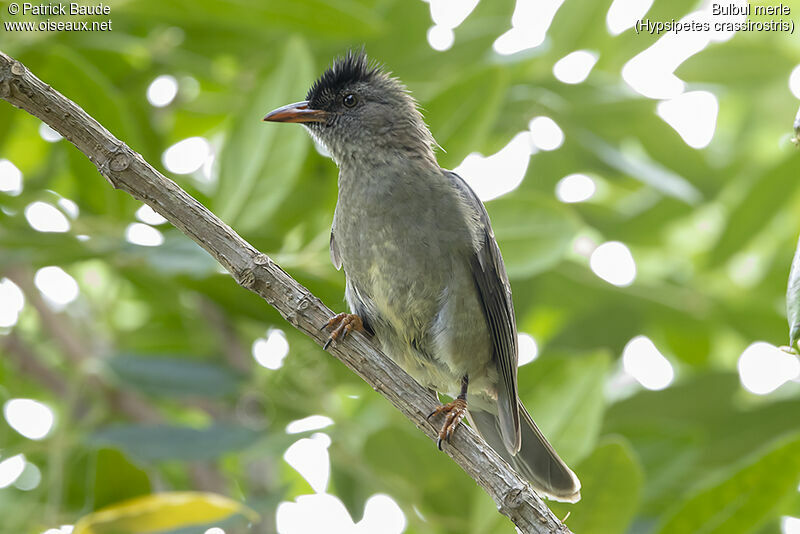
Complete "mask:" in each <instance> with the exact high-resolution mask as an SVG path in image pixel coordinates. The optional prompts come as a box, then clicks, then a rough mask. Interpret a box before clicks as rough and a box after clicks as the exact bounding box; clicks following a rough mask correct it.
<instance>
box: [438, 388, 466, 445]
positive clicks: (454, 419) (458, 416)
mask: <svg viewBox="0 0 800 534" xmlns="http://www.w3.org/2000/svg"><path fill="white" fill-rule="evenodd" d="M467 386H469V376H467V375H464V378H462V379H461V393H459V395H458V397H456V399H455V400H454V401H453V402H448V403H447V404H442V405H441V406H439V407H437V408H436V409H435V410H433V411H432V412H431V413H430V414H429V415H428V419H430V418H431V417H433V416H434V415H439V414H442V413H443V414H446V416H445V419H444V424H443V425H442V429H441V430H440V431H439V439H437V440H436V446H437V447H439V450H442V441H447V442H448V443H449V442H450V438H451V437H453V432H455V430H456V427H457V426H458V423H460V422H461V420H462V419H463V418H464V416H465V415H466V414H467Z"/></svg>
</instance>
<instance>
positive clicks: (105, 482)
mask: <svg viewBox="0 0 800 534" xmlns="http://www.w3.org/2000/svg"><path fill="white" fill-rule="evenodd" d="M96 462H97V463H96V464H95V468H94V508H95V509H97V508H102V507H104V506H107V505H109V504H111V503H114V502H119V501H123V500H125V499H131V498H133V497H138V496H140V495H147V494H148V493H150V490H151V487H150V479H149V477H148V476H147V473H145V472H144V471H143V470H141V469H139V468H138V467H136V466H135V465H133V464H132V463H130V462H129V461H128V459H127V458H125V456H124V455H123V454H122V453H121V452H119V451H117V450H114V449H100V450H99V451H97V460H96Z"/></svg>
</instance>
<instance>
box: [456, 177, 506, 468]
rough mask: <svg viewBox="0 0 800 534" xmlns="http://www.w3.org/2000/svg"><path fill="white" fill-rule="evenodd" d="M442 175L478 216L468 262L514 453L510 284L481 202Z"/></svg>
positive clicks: (499, 403) (460, 182)
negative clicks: (481, 312) (475, 240)
mask: <svg viewBox="0 0 800 534" xmlns="http://www.w3.org/2000/svg"><path fill="white" fill-rule="evenodd" d="M444 173H445V174H446V175H447V176H448V177H450V179H451V180H452V182H453V184H454V185H455V187H456V188H457V189H458V191H459V192H460V193H461V196H462V197H463V198H464V201H465V202H466V204H467V206H468V208H469V209H471V210H472V211H474V212H476V213H477V214H478V220H479V229H478V231H479V233H480V234H479V236H478V245H477V249H476V250H475V251H474V254H473V256H472V257H471V258H470V263H471V268H472V276H473V278H474V280H475V286H476V287H477V289H478V294H479V295H480V298H481V303H482V304H483V313H484V315H485V316H486V322H487V324H488V326H489V332H490V334H491V337H492V356H493V359H494V361H495V364H496V365H497V371H498V374H499V375H500V384H499V385H498V391H497V393H498V399H497V406H498V412H499V413H498V416H499V419H500V428H501V431H502V435H503V442H504V444H505V446H506V448H508V450H509V452H511V453H512V454H514V453H516V452H517V451H518V450H519V447H520V426H519V409H518V407H517V358H518V355H517V324H516V319H515V318H514V302H513V301H512V299H511V284H510V283H509V282H508V275H507V274H506V268H505V265H503V257H502V256H501V254H500V247H498V246H497V241H495V238H494V232H493V231H492V225H491V222H490V221H489V215H488V214H487V213H486V208H485V207H484V206H483V203H482V202H481V201H480V199H478V196H477V195H476V194H475V192H474V191H473V190H472V188H470V187H469V185H467V183H466V182H465V181H464V180H463V179H462V178H461V177H460V176H459V175H457V174H456V173H454V172H451V171H444Z"/></svg>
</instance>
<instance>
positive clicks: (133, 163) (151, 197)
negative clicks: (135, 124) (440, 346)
mask: <svg viewBox="0 0 800 534" xmlns="http://www.w3.org/2000/svg"><path fill="white" fill-rule="evenodd" d="M0 98H2V99H4V100H6V101H8V102H10V103H11V104H13V105H14V106H16V107H18V108H21V109H23V110H25V111H27V112H28V113H30V114H31V115H34V116H36V117H38V118H40V119H41V120H42V121H44V122H45V123H47V124H48V125H49V126H50V127H51V128H53V129H54V130H56V131H57V132H58V133H60V134H61V135H62V136H64V138H66V139H67V140H68V141H70V142H71V143H72V144H73V145H75V146H76V147H77V148H78V150H80V151H81V152H83V153H84V154H85V155H86V156H87V157H88V158H89V160H90V161H92V162H93V163H94V164H95V165H96V166H97V169H98V170H99V171H100V174H102V175H103V176H104V177H105V178H106V180H108V182H109V184H111V186H112V187H114V188H116V189H122V190H123V191H126V192H128V193H130V194H131V195H132V196H133V197H134V198H136V199H138V200H141V201H143V202H145V203H146V204H148V205H149V206H150V207H152V208H153V209H154V210H155V211H157V212H158V213H160V214H161V215H163V216H164V217H166V218H167V220H169V221H170V222H171V223H172V224H173V225H175V226H176V227H178V228H179V229H180V230H181V231H182V232H184V233H185V234H186V235H188V236H189V237H191V238H192V239H193V240H194V241H196V242H197V243H198V244H199V245H200V246H202V247H203V248H204V249H205V250H206V251H208V253H209V254H211V255H212V256H213V257H214V258H215V259H216V260H217V261H218V262H219V263H220V264H222V266H223V267H225V269H227V270H228V271H229V272H230V273H231V275H232V276H233V278H234V279H235V280H236V282H238V283H239V284H240V285H241V286H243V287H245V288H247V289H249V290H250V291H252V292H254V293H256V294H257V295H259V296H261V297H262V298H263V299H264V300H266V301H267V302H268V303H269V304H270V305H272V306H273V307H274V308H275V309H276V310H278V312H280V314H281V315H282V316H283V317H284V318H285V319H286V320H287V321H288V322H289V323H291V324H292V326H294V327H295V328H297V329H298V330H300V331H301V332H303V333H304V334H306V335H307V336H308V337H310V338H312V339H313V340H315V341H316V342H317V343H318V344H320V345H321V344H323V343H324V342H325V341H326V339H327V334H326V333H325V332H321V331H320V330H319V325H321V324H323V323H324V322H325V321H326V320H327V319H328V318H329V317H330V316H331V315H332V312H331V310H329V309H328V308H327V307H326V306H325V305H323V304H322V302H321V301H320V300H319V299H318V298H317V297H315V296H314V295H312V294H311V293H310V292H309V291H308V290H307V289H306V288H304V287H303V286H301V285H300V284H299V283H297V282H296V281H295V280H293V279H292V278H291V277H290V276H289V275H288V274H286V272H284V271H283V269H281V268H280V266H278V265H277V264H275V263H274V262H273V261H272V260H271V259H270V258H269V257H267V256H266V255H264V254H262V253H260V252H259V251H258V250H256V249H255V248H254V247H253V246H252V245H250V244H249V243H247V242H246V241H245V240H243V239H242V238H241V237H240V236H239V235H238V234H236V232H234V231H233V230H231V228H230V227H228V226H227V225H226V224H225V223H224V222H222V221H221V220H220V219H219V218H217V217H216V216H215V215H214V214H213V213H211V212H210V211H208V210H207V209H206V208H205V207H204V206H203V205H202V204H200V203H199V202H198V201H197V200H195V199H194V198H193V197H191V196H190V195H189V194H188V193H186V192H185V191H184V190H183V189H181V188H180V187H178V185H176V184H175V183H174V182H173V181H172V180H169V179H168V178H166V177H164V176H163V175H162V174H161V173H159V172H158V171H157V170H155V169H154V168H153V167H152V166H151V165H149V164H148V163H147V162H146V161H144V159H143V158H142V156H141V155H139V154H138V153H136V152H134V151H133V150H131V149H130V148H129V147H128V146H127V145H126V144H125V143H123V142H122V141H120V140H118V139H117V138H116V137H114V136H113V135H112V134H111V133H110V132H109V131H108V130H106V129H105V128H104V127H103V126H102V125H101V124H100V123H98V122H97V121H96V120H94V119H93V118H92V117H90V116H89V115H88V114H87V113H86V112H85V111H83V109H81V108H80V107H79V106H78V105H76V104H75V103H74V102H72V101H70V100H69V99H67V98H66V97H64V96H63V95H61V94H60V93H59V92H58V91H56V90H54V89H52V88H51V87H50V86H49V85H47V84H45V83H43V82H42V81H41V80H39V79H38V78H36V76H34V75H33V74H32V73H31V72H30V71H28V70H27V68H25V66H24V65H23V64H22V63H20V62H19V61H16V60H15V59H13V58H11V57H9V56H7V55H6V54H4V53H3V52H0ZM331 353H332V354H333V356H335V357H336V358H338V359H339V360H341V361H342V362H343V363H344V364H345V365H346V366H347V367H349V368H350V369H351V370H352V371H354V372H355V373H356V374H357V375H359V376H360V377H361V378H363V379H364V380H365V381H366V382H367V383H368V384H369V385H370V386H372V388H373V389H375V391H377V392H379V393H380V394H382V395H383V396H384V397H386V398H387V399H388V400H389V402H391V403H392V404H393V405H394V406H395V407H396V408H397V409H399V410H400V411H401V412H402V413H403V414H404V415H405V416H406V417H408V418H409V419H410V420H411V421H412V422H413V423H414V424H415V425H416V426H417V428H419V429H420V430H422V431H423V432H424V433H425V434H426V435H427V436H428V437H429V438H431V439H435V438H436V434H437V430H438V429H435V428H434V427H432V426H431V424H430V423H428V422H427V421H426V419H425V417H426V416H427V415H428V413H430V412H431V410H433V408H434V407H435V406H436V400H435V399H434V398H433V397H431V395H430V393H429V392H428V391H427V390H426V389H425V388H423V387H422V386H420V385H419V384H418V383H417V382H415V381H414V380H413V379H412V378H411V377H410V376H408V375H407V374H406V373H405V372H403V371H402V370H401V369H400V368H399V367H398V366H397V365H396V364H395V363H394V362H392V361H391V360H390V359H389V358H388V357H386V356H385V355H384V354H382V353H381V352H380V350H379V349H378V347H377V345H376V343H374V342H373V341H372V340H370V339H367V338H366V337H364V336H362V335H360V334H357V333H356V334H354V335H351V336H348V338H347V341H346V342H345V343H342V344H339V345H334V346H333V347H332V348H331ZM444 448H445V451H446V452H447V454H448V455H449V456H451V457H452V458H453V460H455V461H456V463H458V464H459V465H460V466H461V467H462V468H463V469H464V471H466V473H467V474H468V475H469V476H471V477H472V478H473V479H475V481H476V482H477V483H478V484H479V485H480V486H481V487H483V488H484V489H485V490H486V492H487V493H488V494H489V495H490V496H491V497H492V498H493V499H494V501H495V503H496V504H497V507H498V509H499V511H500V512H501V513H502V514H504V515H505V516H507V517H508V518H509V519H511V521H512V522H514V524H515V525H516V526H517V527H518V528H519V530H520V531H521V532H523V533H526V534H528V533H536V534H539V533H542V534H543V533H554V532H559V533H568V532H569V529H567V527H565V526H564V525H563V524H562V523H561V522H560V521H559V520H558V519H557V518H556V517H555V516H554V515H553V514H552V512H550V510H549V509H548V508H547V506H545V504H544V503H543V502H542V500H541V499H540V498H539V497H538V496H537V495H536V494H535V493H534V492H533V490H532V489H531V487H530V485H529V484H528V483H527V482H526V481H524V480H523V479H521V478H520V477H519V475H517V473H516V472H514V471H513V470H512V469H511V467H509V466H508V464H507V463H506V462H505V461H503V460H502V459H501V458H500V457H499V456H498V455H497V453H495V452H494V451H493V450H492V449H491V448H490V447H489V446H488V445H486V443H485V442H484V441H483V440H482V439H480V438H479V437H478V436H477V435H476V434H475V433H474V432H473V431H472V430H471V429H470V428H469V427H467V426H464V425H462V427H461V428H460V429H459V431H458V432H456V433H455V436H454V438H453V441H452V443H451V444H449V445H445V447H444Z"/></svg>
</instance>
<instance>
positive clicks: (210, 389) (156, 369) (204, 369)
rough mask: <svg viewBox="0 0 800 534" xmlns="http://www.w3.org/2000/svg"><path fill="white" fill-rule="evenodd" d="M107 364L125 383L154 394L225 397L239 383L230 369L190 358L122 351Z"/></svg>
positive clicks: (236, 376)
mask: <svg viewBox="0 0 800 534" xmlns="http://www.w3.org/2000/svg"><path fill="white" fill-rule="evenodd" d="M108 365H109V367H110V369H111V370H112V371H113V372H114V374H115V375H116V376H117V378H118V379H119V380H121V381H122V383H123V384H124V385H130V386H134V387H136V388H139V389H141V390H143V391H146V392H148V393H153V394H157V395H166V396H174V397H180V396H187V395H196V396H202V397H224V396H226V395H230V394H231V393H234V392H235V391H236V390H237V388H238V387H239V383H240V377H239V376H238V375H237V374H236V373H234V372H233V371H232V370H231V369H228V368H226V367H223V366H221V365H216V364H213V363H206V362H199V361H196V359H190V358H189V357H184V358H177V357H167V356H156V355H144V354H122V355H119V356H115V357H114V358H111V359H109V360H108Z"/></svg>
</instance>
